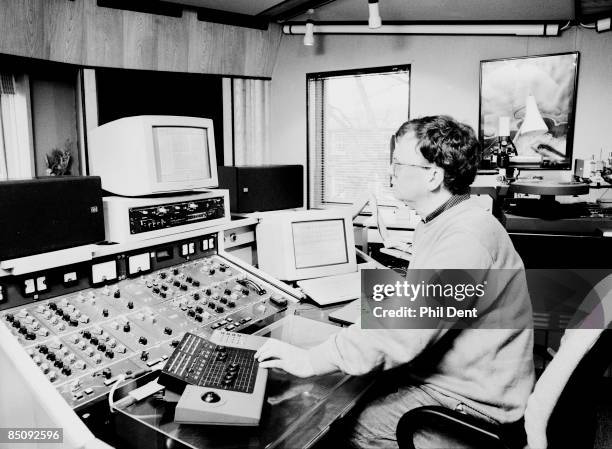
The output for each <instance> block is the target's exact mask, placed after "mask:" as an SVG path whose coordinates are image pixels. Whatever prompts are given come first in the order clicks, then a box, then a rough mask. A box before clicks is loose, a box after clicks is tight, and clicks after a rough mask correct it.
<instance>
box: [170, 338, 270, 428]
mask: <svg viewBox="0 0 612 449" xmlns="http://www.w3.org/2000/svg"><path fill="white" fill-rule="evenodd" d="M264 341H265V339H264V338H262V337H254V336H252V335H244V334H238V333H235V332H226V331H215V332H214V333H213V335H212V337H211V339H210V340H207V339H205V338H203V337H199V336H197V335H194V334H191V333H186V334H185V336H184V337H183V339H182V340H181V342H180V343H179V345H178V346H177V348H176V349H175V351H174V352H173V353H172V355H171V356H170V358H169V359H168V361H167V362H166V364H165V366H164V368H163V370H162V372H161V374H160V377H159V380H158V383H160V384H161V385H164V386H166V388H168V389H169V390H172V391H176V392H179V393H182V396H181V399H180V401H179V402H178V404H177V406H176V412H175V421H177V422H181V423H196V424H223V425H257V424H259V419H260V416H261V409H262V406H263V398H264V393H265V384H266V379H267V372H266V370H264V369H262V368H260V367H259V363H258V362H257V361H256V360H255V358H254V355H255V352H256V349H257V348H258V347H259V346H261V345H262V344H263V342H264Z"/></svg>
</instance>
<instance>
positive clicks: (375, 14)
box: [368, 0, 382, 29]
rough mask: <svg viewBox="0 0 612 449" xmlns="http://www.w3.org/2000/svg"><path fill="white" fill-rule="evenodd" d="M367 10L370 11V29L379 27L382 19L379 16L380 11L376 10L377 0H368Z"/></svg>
mask: <svg viewBox="0 0 612 449" xmlns="http://www.w3.org/2000/svg"><path fill="white" fill-rule="evenodd" d="M368 10H369V12H370V15H369V17H368V27H369V28H371V29H375V28H380V26H381V25H382V20H381V18H380V11H379V10H378V0H368Z"/></svg>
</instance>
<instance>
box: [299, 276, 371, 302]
mask: <svg viewBox="0 0 612 449" xmlns="http://www.w3.org/2000/svg"><path fill="white" fill-rule="evenodd" d="M297 284H298V286H299V287H300V288H301V289H302V291H303V292H304V293H306V295H308V296H309V297H310V298H311V299H312V300H313V301H314V302H316V303H317V304H318V305H320V306H327V305H330V304H336V303H339V302H346V301H351V300H353V299H357V298H359V297H361V273H360V272H359V271H355V272H353V273H347V274H339V275H336V276H326V277H322V278H316V279H307V280H304V281H298V283H297Z"/></svg>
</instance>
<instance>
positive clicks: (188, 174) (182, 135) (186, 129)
mask: <svg viewBox="0 0 612 449" xmlns="http://www.w3.org/2000/svg"><path fill="white" fill-rule="evenodd" d="M88 150H89V161H90V171H91V174H93V175H97V176H100V177H101V178H102V188H103V189H104V190H106V191H109V192H112V193H114V194H116V195H123V196H142V195H158V194H163V193H173V192H180V191H188V190H196V189H203V188H204V189H205V188H214V187H217V186H218V180H217V158H216V153H215V137H214V131H213V122H212V120H210V119H205V118H199V117H181V116H163V115H140V116H135V117H125V118H122V119H119V120H114V121H112V122H109V123H106V124H104V125H102V126H99V127H98V128H95V129H94V130H92V131H90V133H89V136H88Z"/></svg>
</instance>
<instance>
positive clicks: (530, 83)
mask: <svg viewBox="0 0 612 449" xmlns="http://www.w3.org/2000/svg"><path fill="white" fill-rule="evenodd" d="M578 64H579V52H577V51H576V52H567V53H556V54H547V55H536V56H524V57H516V58H504V59H491V60H483V61H481V62H480V104H479V123H478V130H479V139H480V144H481V145H482V149H483V161H485V160H487V158H489V157H490V156H491V154H492V153H491V152H492V150H493V148H494V147H495V145H496V143H497V142H498V140H499V139H498V138H499V137H501V136H500V133H502V134H508V136H505V137H509V140H510V141H511V142H512V143H513V145H514V147H515V148H516V152H517V154H516V155H515V156H512V157H511V158H510V161H511V163H512V164H513V165H515V166H520V167H522V168H526V169H555V170H570V169H571V167H572V154H573V138H574V121H575V114H576V91H577V86H578ZM529 96H532V97H533V99H535V105H536V108H537V113H536V116H537V115H538V114H539V116H540V117H541V119H542V120H543V122H544V123H545V125H546V128H547V130H546V131H544V128H543V129H542V130H540V131H539V132H532V133H523V132H521V130H522V129H524V128H522V125H523V123H524V121H525V120H524V119H525V117H526V115H527V114H526V110H527V109H528V108H527V103H528V102H529V103H530V104H531V106H530V108H531V111H534V110H535V109H534V108H533V104H534V103H533V99H532V100H531V101H529V100H528V97H529ZM539 122H540V123H542V121H539Z"/></svg>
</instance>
